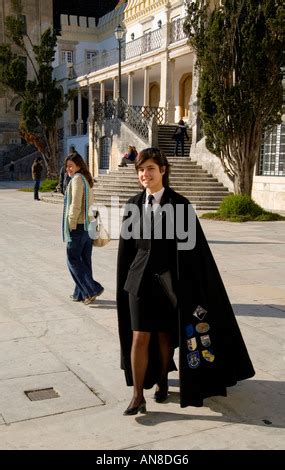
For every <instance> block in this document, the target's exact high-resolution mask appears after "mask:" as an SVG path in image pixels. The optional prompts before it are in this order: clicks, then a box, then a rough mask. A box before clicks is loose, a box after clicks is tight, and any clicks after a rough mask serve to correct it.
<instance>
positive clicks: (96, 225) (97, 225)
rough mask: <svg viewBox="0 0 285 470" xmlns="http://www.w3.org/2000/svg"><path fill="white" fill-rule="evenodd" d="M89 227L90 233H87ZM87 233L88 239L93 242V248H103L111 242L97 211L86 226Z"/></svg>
mask: <svg viewBox="0 0 285 470" xmlns="http://www.w3.org/2000/svg"><path fill="white" fill-rule="evenodd" d="M89 227H90V231H89ZM88 233H89V237H90V238H92V240H93V245H94V246H98V247H102V246H105V245H107V243H109V241H110V240H111V239H110V236H109V234H108V232H107V230H106V229H105V227H104V225H103V222H102V219H101V216H100V212H99V211H98V210H97V211H96V213H95V214H94V220H92V221H91V222H90V224H89V226H88Z"/></svg>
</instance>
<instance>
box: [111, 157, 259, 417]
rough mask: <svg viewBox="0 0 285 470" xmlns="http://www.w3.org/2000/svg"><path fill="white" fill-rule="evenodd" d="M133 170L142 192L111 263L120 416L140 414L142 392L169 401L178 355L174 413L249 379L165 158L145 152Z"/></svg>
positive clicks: (212, 269)
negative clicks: (123, 398)
mask: <svg viewBox="0 0 285 470" xmlns="http://www.w3.org/2000/svg"><path fill="white" fill-rule="evenodd" d="M135 168H136V171H137V173H138V179H139V183H140V184H141V186H142V187H143V189H144V191H142V192H140V193H139V194H137V195H136V196H134V197H132V198H131V199H129V201H128V202H127V204H126V206H125V214H124V217H123V223H122V230H121V236H120V240H119V249H118V262H117V312H118V327H119V338H120V344H121V368H122V369H123V370H124V372H125V378H126V383H127V385H128V386H133V397H132V399H131V401H130V404H129V406H128V408H127V409H126V410H125V411H124V415H134V414H137V413H138V412H145V411H146V402H145V399H144V394H143V391H144V388H146V389H149V388H151V387H153V385H155V384H156V390H155V394H154V399H155V400H156V401H157V402H158V403H162V402H164V401H165V400H166V399H167V397H168V372H170V371H171V370H176V366H175V364H174V361H173V353H174V348H176V347H179V379H180V380H179V383H180V406H181V407H186V406H203V399H204V398H206V397H210V396H215V395H221V396H226V395H227V391H226V387H229V386H232V385H235V384H236V383H237V381H239V380H244V379H247V378H250V377H252V376H253V375H254V373H255V372H254V369H253V366H252V363H251V360H250V358H249V355H248V352H247V349H246V346H245V344H244V341H243V338H242V336H241V333H240V330H239V327H238V324H237V322H236V319H235V316H234V312H233V310H232V307H231V304H230V302H229V299H228V296H227V293H226V290H225V288H224V285H223V282H222V279H221V277H220V274H219V271H218V268H217V266H216V263H215V260H214V258H213V256H212V253H211V251H210V248H209V245H208V243H207V240H206V238H205V235H204V233H203V230H202V228H201V226H200V223H199V220H198V218H197V217H196V214H195V211H194V209H193V208H192V206H191V204H190V202H189V201H188V199H186V198H185V197H183V196H182V195H180V194H178V193H177V192H175V191H174V190H173V189H172V188H170V187H169V183H168V179H169V163H168V161H167V158H166V157H165V156H164V155H163V154H162V153H161V151H160V150H159V149H157V148H148V149H144V150H142V151H141V152H140V153H139V154H138V156H137V158H136V161H135ZM163 279H164V282H162V281H163ZM167 279H168V281H167ZM165 280H166V281H165ZM173 293H174V295H175V298H176V301H175V302H174V301H173V297H174V296H173Z"/></svg>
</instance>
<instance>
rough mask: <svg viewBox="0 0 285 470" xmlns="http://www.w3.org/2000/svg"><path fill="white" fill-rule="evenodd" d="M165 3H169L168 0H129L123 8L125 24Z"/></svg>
mask: <svg viewBox="0 0 285 470" xmlns="http://www.w3.org/2000/svg"><path fill="white" fill-rule="evenodd" d="M166 5H169V0H141V1H138V0H131V1H129V2H128V6H127V8H126V9H125V15H124V16H125V24H126V25H128V24H129V23H132V22H134V21H136V20H138V19H141V18H142V17H144V16H149V15H150V14H151V13H152V12H154V11H157V10H160V9H161V7H163V6H166Z"/></svg>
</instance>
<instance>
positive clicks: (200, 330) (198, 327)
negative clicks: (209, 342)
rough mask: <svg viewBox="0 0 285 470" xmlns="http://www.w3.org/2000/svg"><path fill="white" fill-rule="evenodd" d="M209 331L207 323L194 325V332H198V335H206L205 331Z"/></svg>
mask: <svg viewBox="0 0 285 470" xmlns="http://www.w3.org/2000/svg"><path fill="white" fill-rule="evenodd" d="M209 329H210V325H209V323H204V322H203V323H198V324H197V325H196V331H198V333H207V331H209Z"/></svg>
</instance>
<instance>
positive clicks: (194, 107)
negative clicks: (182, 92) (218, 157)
mask: <svg viewBox="0 0 285 470" xmlns="http://www.w3.org/2000/svg"><path fill="white" fill-rule="evenodd" d="M196 60H197V58H196V56H194V58H193V69H192V95H191V118H192V119H191V129H192V144H191V149H190V152H193V151H194V150H195V147H196V143H197V135H198V132H199V129H198V125H200V124H199V123H198V111H199V107H198V97H197V93H198V86H199V72H198V70H197V69H196Z"/></svg>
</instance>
